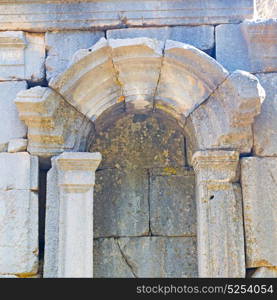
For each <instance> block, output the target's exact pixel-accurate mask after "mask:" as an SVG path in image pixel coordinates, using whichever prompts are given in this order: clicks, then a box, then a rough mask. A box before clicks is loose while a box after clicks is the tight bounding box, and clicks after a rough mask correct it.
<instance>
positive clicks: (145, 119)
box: [90, 114, 185, 169]
mask: <svg viewBox="0 0 277 300" xmlns="http://www.w3.org/2000/svg"><path fill="white" fill-rule="evenodd" d="M108 122H110V116H109V119H108ZM109 124H110V123H109ZM184 139H185V137H184V134H183V132H182V130H181V128H180V127H179V126H176V122H175V121H174V120H170V119H169V118H165V117H164V115H159V114H152V115H150V116H149V115H147V114H130V115H124V116H122V117H121V118H120V119H118V120H116V121H114V122H112V124H110V126H108V128H106V127H104V128H101V130H99V131H98V133H97V135H96V137H95V140H94V141H93V144H92V147H91V149H90V151H92V152H94V151H99V152H101V153H102V155H103V161H102V162H101V165H100V168H107V167H108V168H114V167H116V166H119V167H121V168H124V167H127V168H132V169H136V168H140V167H141V166H143V167H144V168H153V167H162V166H164V167H172V166H174V167H177V166H179V167H181V166H184V165H185V151H184Z"/></svg>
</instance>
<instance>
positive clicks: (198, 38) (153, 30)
mask: <svg viewBox="0 0 277 300" xmlns="http://www.w3.org/2000/svg"><path fill="white" fill-rule="evenodd" d="M137 37H147V38H151V39H157V40H163V41H165V40H173V41H178V42H182V43H187V44H191V45H193V46H194V47H196V48H198V49H200V50H202V51H205V52H208V53H211V49H212V48H213V47H214V27H213V26H208V25H203V26H194V27H187V26H178V27H160V28H157V27H147V28H124V29H113V30H108V31H107V38H108V39H128V38H137Z"/></svg>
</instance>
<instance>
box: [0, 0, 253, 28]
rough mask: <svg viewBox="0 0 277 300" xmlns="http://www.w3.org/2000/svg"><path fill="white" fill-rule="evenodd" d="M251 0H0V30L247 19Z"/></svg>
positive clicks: (222, 21) (216, 21)
mask: <svg viewBox="0 0 277 300" xmlns="http://www.w3.org/2000/svg"><path fill="white" fill-rule="evenodd" d="M253 13H254V5H253V0H232V1H231V3H230V1H221V0H209V1H204V2H203V1H202V0H183V1H180V0H162V1H161V0H140V1H135V0H117V1H112V0H98V1H97V0H90V1H89V0H81V1H79V0H78V1H77V0H71V1H70V0H65V1H64V0H60V1H58V0H49V1H48V0H30V1H27V0H11V1H8V0H1V1H0V28H1V30H28V31H47V30H55V29H56V30H61V29H90V28H91V27H115V26H126V25H127V26H142V25H148V26H151V25H159V26H161V25H188V24H191V25H196V24H219V23H229V22H231V23H237V22H240V21H242V20H244V19H247V18H248V19H251V18H252V16H253Z"/></svg>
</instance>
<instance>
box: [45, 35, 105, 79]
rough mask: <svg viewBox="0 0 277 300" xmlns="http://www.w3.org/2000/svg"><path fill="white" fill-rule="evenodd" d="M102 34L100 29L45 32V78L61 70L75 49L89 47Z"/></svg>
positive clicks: (64, 67)
mask: <svg viewBox="0 0 277 300" xmlns="http://www.w3.org/2000/svg"><path fill="white" fill-rule="evenodd" d="M103 36H104V32H101V31H93V32H92V31H59V32H47V33H46V36H45V44H46V49H47V59H46V76H47V79H48V80H49V79H50V78H52V77H54V76H55V75H57V74H58V73H60V72H63V71H64V70H65V69H66V67H67V65H68V64H69V62H70V59H71V57H72V56H73V54H74V53H75V52H76V51H77V50H79V49H81V48H83V49H84V48H89V47H90V46H92V45H93V44H95V43H96V42H97V41H98V40H99V39H100V38H101V37H103Z"/></svg>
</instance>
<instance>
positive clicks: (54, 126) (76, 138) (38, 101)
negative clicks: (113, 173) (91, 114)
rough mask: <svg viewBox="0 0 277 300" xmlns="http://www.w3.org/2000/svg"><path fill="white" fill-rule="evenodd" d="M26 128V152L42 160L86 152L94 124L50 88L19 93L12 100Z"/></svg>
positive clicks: (36, 88) (32, 89)
mask: <svg viewBox="0 0 277 300" xmlns="http://www.w3.org/2000/svg"><path fill="white" fill-rule="evenodd" d="M15 103H16V106H17V109H18V111H19V117H20V119H21V120H23V121H24V122H25V123H26V125H27V126H28V151H29V152H30V153H32V154H36V155H39V156H42V157H49V156H52V155H57V154H59V153H61V152H63V151H64V150H67V151H70V150H71V151H72V150H75V149H77V150H85V148H86V139H87V138H88V136H89V135H90V134H91V132H93V124H92V123H91V122H90V121H89V120H88V119H87V118H86V117H85V116H83V115H82V114H81V113H79V112H78V111H76V109H74V108H73V107H71V106H70V105H69V104H68V103H67V102H66V101H65V100H64V99H63V98H62V97H61V96H60V95H59V94H57V93H56V92H55V91H53V90H52V89H50V88H46V87H34V88H31V89H29V90H24V91H21V92H19V93H18V94H17V97H16V99H15Z"/></svg>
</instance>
